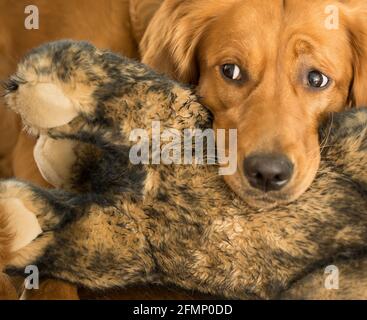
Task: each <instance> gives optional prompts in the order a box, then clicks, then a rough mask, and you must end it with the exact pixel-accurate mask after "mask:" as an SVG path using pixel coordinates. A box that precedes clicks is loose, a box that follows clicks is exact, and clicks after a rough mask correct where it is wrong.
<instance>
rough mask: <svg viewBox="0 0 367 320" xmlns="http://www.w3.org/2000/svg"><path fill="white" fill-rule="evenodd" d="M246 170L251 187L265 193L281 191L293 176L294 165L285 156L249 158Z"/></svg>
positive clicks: (269, 155)
mask: <svg viewBox="0 0 367 320" xmlns="http://www.w3.org/2000/svg"><path fill="white" fill-rule="evenodd" d="M244 169H245V175H246V177H247V179H248V181H249V182H250V184H251V186H252V187H254V188H256V189H260V190H262V191H264V192H269V191H278V190H281V189H282V188H283V187H285V186H286V185H287V183H288V182H289V181H290V180H291V178H292V175H293V164H292V163H291V162H290V160H289V159H288V158H287V157H286V156H283V155H272V154H268V155H267V154H263V155H252V156H249V157H248V158H246V159H245V162H244Z"/></svg>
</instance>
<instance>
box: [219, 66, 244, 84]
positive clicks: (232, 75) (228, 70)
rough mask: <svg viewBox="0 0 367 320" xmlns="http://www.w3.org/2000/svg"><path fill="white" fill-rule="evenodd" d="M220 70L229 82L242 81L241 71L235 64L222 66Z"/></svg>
mask: <svg viewBox="0 0 367 320" xmlns="http://www.w3.org/2000/svg"><path fill="white" fill-rule="evenodd" d="M221 69H222V74H223V75H224V76H225V77H226V78H228V79H230V80H235V81H240V80H242V72H241V69H240V67H239V66H238V65H236V64H224V65H222V67H221Z"/></svg>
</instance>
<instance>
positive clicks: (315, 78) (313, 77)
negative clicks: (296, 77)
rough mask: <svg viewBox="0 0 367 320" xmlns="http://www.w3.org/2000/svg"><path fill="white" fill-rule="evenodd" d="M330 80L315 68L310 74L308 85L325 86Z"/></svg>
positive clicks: (314, 86)
mask: <svg viewBox="0 0 367 320" xmlns="http://www.w3.org/2000/svg"><path fill="white" fill-rule="evenodd" d="M329 81H330V80H329V78H328V77H327V76H325V75H324V74H323V73H322V72H320V71H317V70H313V71H311V72H310V73H309V74H308V85H309V86H310V87H313V88H325V87H326V86H327V85H328V84H329Z"/></svg>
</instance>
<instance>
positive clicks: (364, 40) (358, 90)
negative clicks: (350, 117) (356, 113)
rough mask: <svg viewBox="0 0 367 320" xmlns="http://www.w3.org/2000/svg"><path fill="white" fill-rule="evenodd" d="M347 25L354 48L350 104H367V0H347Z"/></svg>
mask: <svg viewBox="0 0 367 320" xmlns="http://www.w3.org/2000/svg"><path fill="white" fill-rule="evenodd" d="M345 8H346V9H345V10H344V11H343V12H344V14H345V20H346V27H347V29H348V33H349V38H350V43H351V47H352V50H353V73H354V76H353V82H352V84H351V91H350V105H351V106H353V107H362V106H364V107H366V106H367V1H366V0H347V1H346V2H345Z"/></svg>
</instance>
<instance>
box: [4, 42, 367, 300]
mask: <svg viewBox="0 0 367 320" xmlns="http://www.w3.org/2000/svg"><path fill="white" fill-rule="evenodd" d="M5 99H6V102H7V105H8V106H9V107H10V108H11V109H13V110H14V111H15V112H17V113H19V114H20V115H21V117H22V119H23V122H24V124H25V126H26V127H27V128H28V130H29V132H30V133H32V134H34V135H36V136H37V137H38V143H37V145H36V147H35V151H34V153H35V154H34V155H35V159H36V161H37V164H38V166H39V169H40V171H41V172H42V174H43V176H44V177H45V178H46V179H47V181H49V182H50V183H51V184H53V185H55V186H56V187H57V188H56V189H54V190H47V189H42V188H38V187H35V186H33V185H31V184H28V183H25V182H21V181H17V180H9V181H3V182H1V184H0V206H1V211H0V224H1V226H0V250H1V251H0V252H1V259H2V261H1V262H2V266H3V267H4V268H6V269H7V271H8V272H11V273H14V272H15V273H20V274H24V268H25V267H26V266H27V265H36V266H37V267H38V269H39V271H40V274H41V276H50V277H55V278H58V279H63V280H66V281H69V282H72V283H75V284H77V285H80V286H85V287H88V288H91V289H95V290H97V289H106V288H112V287H124V286H127V285H132V284H139V283H148V282H154V283H163V284H175V285H178V286H181V287H183V288H186V289H190V290H198V291H201V292H205V293H210V294H214V295H220V296H225V297H230V298H244V299H248V298H278V297H281V296H282V297H285V298H287V297H296V296H297V297H308V298H309V297H312V295H311V292H314V291H315V290H316V291H317V290H318V291H319V293H320V295H319V296H318V298H320V297H321V296H322V295H323V293H322V292H323V290H326V289H325V288H324V286H323V283H322V281H321V282H320V279H321V280H322V278H320V277H321V276H322V274H323V271H324V269H325V267H326V266H328V265H330V264H335V265H336V266H338V267H339V268H340V270H342V271H348V272H345V273H342V274H341V275H340V287H341V288H340V290H339V291H335V292H336V293H335V294H334V297H338V298H366V292H367V283H366V281H365V280H366V279H367V272H366V271H367V264H366V261H367V260H366V259H365V257H364V256H363V252H364V250H365V249H366V243H367V214H366V210H367V209H366V208H367V173H366V170H365V169H366V167H367V157H366V152H367V136H366V131H367V111H366V110H364V109H360V110H355V111H351V112H349V113H346V114H340V115H334V117H333V121H332V124H331V125H330V126H329V127H328V128H327V130H325V131H326V132H327V134H328V135H329V137H328V143H327V146H326V147H325V148H324V150H323V161H322V163H321V167H320V170H319V173H318V177H317V179H316V180H315V182H314V183H313V186H312V188H311V189H310V190H308V191H307V192H306V193H305V194H304V195H303V196H302V197H301V198H300V199H299V200H298V201H296V202H295V203H292V204H289V205H287V206H280V207H278V208H274V209H268V210H262V211H259V210H255V209H253V208H251V207H249V206H248V205H247V204H246V203H244V202H243V201H241V200H240V199H238V198H237V196H236V195H235V194H234V193H233V192H232V191H231V190H230V189H229V188H228V187H227V185H226V184H225V183H224V181H223V179H222V177H220V176H219V175H218V168H217V167H216V166H210V165H208V166H195V165H163V164H162V165H154V164H138V165H134V164H132V163H131V161H130V158H129V155H130V152H131V147H132V146H134V145H135V143H134V142H131V141H130V138H131V137H130V134H131V132H132V130H134V129H136V128H142V129H148V130H150V129H151V127H152V121H154V120H159V121H160V122H161V125H162V128H161V129H162V130H163V129H164V128H175V129H178V130H180V132H183V130H184V129H187V128H197V129H199V128H201V129H205V128H210V126H211V120H210V115H209V113H208V112H207V111H206V109H205V108H204V107H203V106H201V105H200V104H199V103H198V102H197V100H196V97H195V95H194V94H193V93H192V91H191V90H190V89H189V88H186V87H183V86H181V85H179V84H177V83H175V82H173V81H171V80H169V79H167V78H165V77H164V76H161V75H157V74H156V73H154V72H153V71H151V70H150V69H149V68H147V67H146V66H144V65H142V64H139V63H137V62H134V61H130V60H128V59H125V58H122V57H120V56H117V55H115V54H112V53H110V52H106V51H100V50H98V49H96V48H94V47H93V46H92V45H89V44H87V43H84V42H72V41H61V42H55V43H50V44H47V45H44V46H42V47H40V48H38V49H35V50H33V51H32V52H30V53H29V54H28V56H26V57H25V59H24V60H23V61H22V62H21V63H20V65H19V68H18V71H17V74H16V75H14V76H13V77H12V78H11V79H10V80H9V81H8V82H7V84H6V96H5ZM149 132H151V130H150V131H149ZM182 138H183V137H182ZM167 143H168V142H163V141H162V145H161V148H162V149H163V148H164V147H165V144H167ZM151 157H152V155H151ZM149 163H150V162H149ZM320 275H321V276H320ZM302 279H306V280H302ZM297 280H300V282H298V283H297ZM2 281H6V279H2ZM305 281H306V282H305ZM312 286H313V289H312ZM344 286H348V290H343V288H344ZM290 288H291V291H289V292H292V295H291V296H289V295H287V290H288V289H290ZM310 288H311V289H310ZM305 290H306V291H305ZM325 295H326V294H325Z"/></svg>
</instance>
